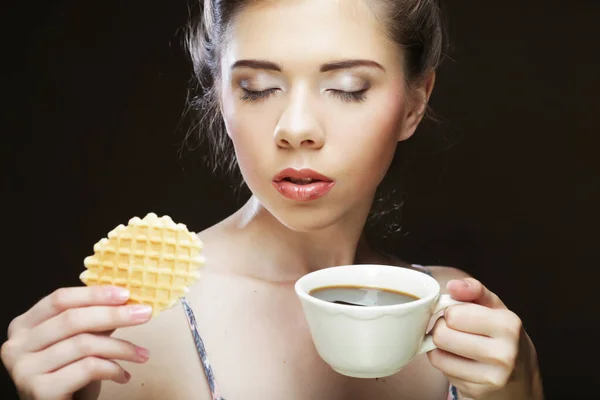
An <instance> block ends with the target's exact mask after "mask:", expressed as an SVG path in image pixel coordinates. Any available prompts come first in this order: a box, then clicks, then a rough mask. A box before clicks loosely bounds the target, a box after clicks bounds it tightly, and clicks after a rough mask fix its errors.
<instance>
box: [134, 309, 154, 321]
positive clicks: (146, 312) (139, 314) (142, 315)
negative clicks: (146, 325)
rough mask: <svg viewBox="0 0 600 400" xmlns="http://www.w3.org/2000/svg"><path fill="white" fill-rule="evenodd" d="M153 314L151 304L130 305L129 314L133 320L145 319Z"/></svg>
mask: <svg viewBox="0 0 600 400" xmlns="http://www.w3.org/2000/svg"><path fill="white" fill-rule="evenodd" d="M150 314H152V307H150V306H132V307H129V316H130V318H131V319H132V320H133V321H145V320H147V319H148V317H149V316H150Z"/></svg>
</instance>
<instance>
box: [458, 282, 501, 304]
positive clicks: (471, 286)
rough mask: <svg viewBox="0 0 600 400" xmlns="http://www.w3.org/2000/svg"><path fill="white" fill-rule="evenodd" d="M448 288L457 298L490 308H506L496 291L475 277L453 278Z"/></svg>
mask: <svg viewBox="0 0 600 400" xmlns="http://www.w3.org/2000/svg"><path fill="white" fill-rule="evenodd" d="M446 289H447V290H448V293H450V295H451V296H452V298H453V299H455V300H459V301H468V302H473V303H475V304H479V305H482V306H485V307H489V308H506V306H505V305H504V303H502V300H500V298H499V297H498V296H497V295H496V294H495V293H493V292H492V291H490V290H489V289H488V288H486V287H485V286H484V285H483V284H482V283H481V282H479V281H478V280H477V279H474V278H465V279H454V280H451V281H450V282H448V284H447V286H446Z"/></svg>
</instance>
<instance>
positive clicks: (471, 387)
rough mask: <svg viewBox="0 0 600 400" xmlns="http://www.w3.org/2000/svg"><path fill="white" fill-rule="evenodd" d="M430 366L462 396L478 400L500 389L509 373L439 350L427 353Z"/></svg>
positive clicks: (499, 368) (493, 366) (491, 365)
mask: <svg viewBox="0 0 600 400" xmlns="http://www.w3.org/2000/svg"><path fill="white" fill-rule="evenodd" d="M427 357H429V361H430V362H431V365H433V366H434V367H435V368H437V369H438V370H440V371H441V372H443V373H444V374H445V375H446V376H447V377H448V380H449V381H450V383H452V384H453V385H454V386H456V387H457V388H458V389H459V390H460V391H461V393H462V394H463V396H467V397H469V398H480V397H481V396H482V395H483V394H485V393H489V392H490V391H494V390H497V389H499V388H502V387H504V386H505V385H506V383H507V382H508V379H509V378H510V373H509V372H508V371H507V370H505V369H503V368H501V367H498V366H495V365H493V364H485V363H481V362H478V361H474V360H469V359H466V358H464V357H460V356H457V355H455V354H452V353H449V352H447V351H444V350H441V349H435V350H433V351H430V352H429V353H427Z"/></svg>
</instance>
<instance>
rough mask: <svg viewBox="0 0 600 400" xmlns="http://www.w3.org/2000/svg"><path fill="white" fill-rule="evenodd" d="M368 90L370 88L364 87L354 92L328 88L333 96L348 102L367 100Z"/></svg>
mask: <svg viewBox="0 0 600 400" xmlns="http://www.w3.org/2000/svg"><path fill="white" fill-rule="evenodd" d="M367 90H369V88H364V89H361V90H356V91H353V92H347V91H344V90H337V89H328V90H327V92H329V93H331V94H332V95H333V96H335V97H337V98H338V99H340V100H342V101H344V102H346V103H351V102H354V103H360V102H363V101H365V99H366V98H367Z"/></svg>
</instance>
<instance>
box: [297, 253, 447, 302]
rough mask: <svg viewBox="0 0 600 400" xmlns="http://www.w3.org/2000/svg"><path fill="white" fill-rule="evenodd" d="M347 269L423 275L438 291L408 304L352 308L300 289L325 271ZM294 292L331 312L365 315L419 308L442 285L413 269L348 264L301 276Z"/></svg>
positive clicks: (434, 294)
mask: <svg viewBox="0 0 600 400" xmlns="http://www.w3.org/2000/svg"><path fill="white" fill-rule="evenodd" d="M347 267H377V268H400V269H404V270H407V271H409V272H410V273H415V274H421V275H420V276H422V277H423V278H424V279H425V280H429V281H431V282H433V283H434V284H435V285H436V287H437V290H436V291H435V292H433V293H431V294H428V295H427V296H424V297H421V298H420V299H418V300H415V301H411V302H408V303H402V304H390V305H385V306H373V307H355V306H351V305H347V304H339V303H331V302H329V301H325V300H321V299H318V298H316V297H314V296H311V295H310V294H309V293H308V291H305V290H302V289H301V288H300V286H301V285H302V283H303V282H304V281H306V280H307V279H310V277H312V276H315V275H318V274H320V273H323V271H328V270H332V269H344V268H347ZM294 290H295V291H296V295H297V296H299V297H300V298H302V299H303V300H305V301H308V302H310V303H312V304H315V305H318V306H322V307H326V308H329V309H330V310H336V311H349V310H352V311H353V312H365V313H371V312H374V311H383V312H385V311H393V310H400V309H410V308H415V307H419V306H421V305H423V304H426V303H428V302H431V301H432V300H434V299H435V298H436V297H437V296H438V295H439V294H440V293H441V287H440V284H439V283H438V281H437V280H435V278H434V277H432V276H430V275H427V274H426V273H424V272H421V271H417V270H414V269H411V268H406V267H399V266H396V265H385V264H348V265H338V266H334V267H327V268H323V269H320V270H316V271H312V272H309V273H308V274H305V275H303V276H301V277H300V278H298V280H296V283H295V284H294ZM311 290H313V289H311Z"/></svg>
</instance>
